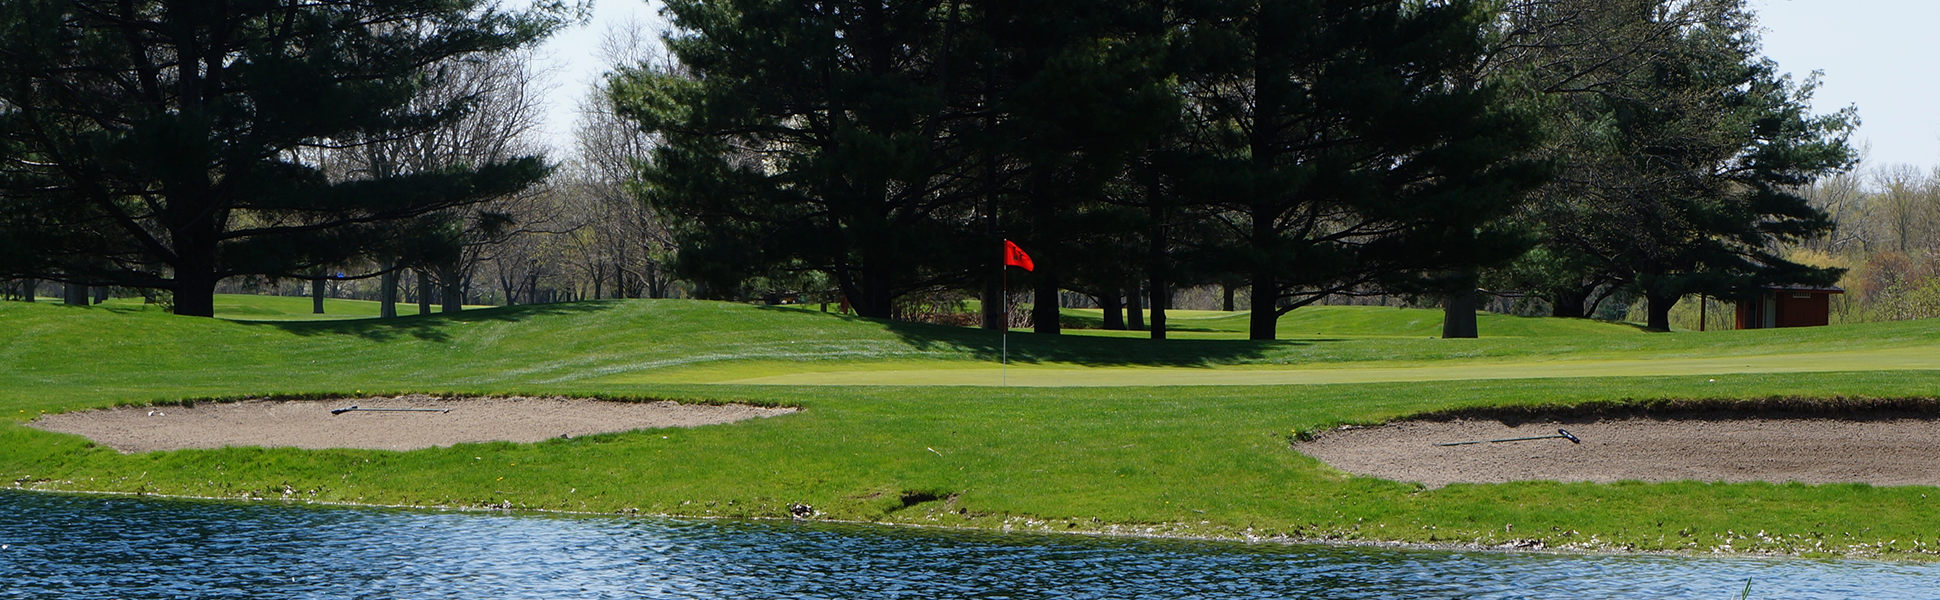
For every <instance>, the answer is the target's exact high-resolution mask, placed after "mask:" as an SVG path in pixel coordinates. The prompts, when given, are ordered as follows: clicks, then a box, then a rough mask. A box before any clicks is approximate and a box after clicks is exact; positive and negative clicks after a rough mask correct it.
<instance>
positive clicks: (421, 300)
mask: <svg viewBox="0 0 1940 600" xmlns="http://www.w3.org/2000/svg"><path fill="white" fill-rule="evenodd" d="M411 273H412V274H413V275H417V276H418V314H421V315H428V314H431V278H430V277H426V276H425V275H426V273H425V272H424V271H412V272H411Z"/></svg>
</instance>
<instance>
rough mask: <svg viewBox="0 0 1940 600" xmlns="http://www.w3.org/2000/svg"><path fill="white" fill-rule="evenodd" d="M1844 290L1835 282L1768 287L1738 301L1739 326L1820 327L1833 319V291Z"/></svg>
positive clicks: (1837, 292) (1751, 327)
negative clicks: (1822, 284)
mask: <svg viewBox="0 0 1940 600" xmlns="http://www.w3.org/2000/svg"><path fill="white" fill-rule="evenodd" d="M1844 293H1846V290H1843V289H1839V288H1837V287H1831V286H1827V287H1813V286H1774V287H1768V288H1765V290H1764V292H1763V293H1761V294H1759V295H1758V297H1757V298H1756V299H1749V300H1739V301H1738V311H1737V312H1738V328H1739V329H1771V328H1774V327H1819V326H1822V325H1825V324H1826V323H1828V322H1830V320H1831V315H1832V295H1833V294H1844Z"/></svg>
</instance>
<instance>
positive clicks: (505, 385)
mask: <svg viewBox="0 0 1940 600" xmlns="http://www.w3.org/2000/svg"><path fill="white" fill-rule="evenodd" d="M230 301H233V302H237V303H241V304H249V303H250V302H252V301H251V300H250V299H247V298H241V299H233V300H230ZM279 310H280V309H279ZM1371 310H1393V309H1371ZM1297 312H1298V311H1296V313H1297ZM1347 314H1349V315H1352V314H1355V313H1351V312H1349V313H1347ZM1394 314H1406V313H1394ZM1226 318H1230V317H1226ZM1384 318H1386V315H1373V316H1371V317H1369V320H1368V322H1369V323H1375V322H1379V321H1380V319H1384ZM1387 323H1388V324H1387V325H1378V326H1377V325H1358V326H1354V327H1351V328H1346V329H1349V330H1352V331H1355V332H1369V331H1373V330H1381V329H1382V328H1383V327H1387V326H1389V325H1392V324H1393V323H1392V322H1391V321H1389V322H1387ZM1485 323H1486V322H1485ZM1936 324H1937V323H1936V322H1935V321H1920V322H1905V323H1889V324H1872V325H1863V326H1843V327H1823V328H1811V329H1795V330H1766V331H1736V332H1711V333H1704V334H1697V333H1672V334H1639V333H1634V331H1626V330H1625V328H1624V327H1623V326H1609V325H1608V324H1600V323H1590V322H1567V323H1536V324H1533V325H1531V326H1530V327H1531V329H1530V331H1539V330H1541V328H1544V327H1548V328H1550V329H1549V331H1551V332H1553V334H1549V333H1546V334H1540V335H1529V336H1526V337H1485V338H1482V339H1478V340H1440V339H1433V338H1427V337H1407V336H1384V335H1379V334H1368V335H1358V334H1357V335H1346V334H1341V335H1322V336H1304V337H1301V338H1299V339H1290V340H1283V341H1277V342H1249V341H1244V340H1169V341H1164V342H1153V341H1150V340H1138V339H1109V338H1096V337H1083V336H1061V337H1055V338H1048V339H1047V338H1045V337H1041V336H1034V335H1030V334H1025V333H1016V334H1012V335H1011V336H1010V352H1011V357H1012V359H1014V360H1015V361H1018V363H1019V364H1020V365H1021V366H1018V367H1015V368H1014V369H1013V370H1012V371H1011V373H1012V374H1013V375H1018V374H1019V373H1023V372H1029V371H1043V372H1044V375H1043V376H1044V377H1047V378H1048V379H1047V380H1046V381H1047V382H1049V383H1059V384H1070V383H1074V382H1078V379H1077V378H1078V377H1079V374H1080V373H1084V374H1090V375H1087V376H1089V377H1093V378H1094V379H1105V380H1113V381H1116V380H1120V379H1127V378H1129V379H1133V380H1137V381H1138V382H1140V383H1150V382H1168V383H1197V382H1200V381H1203V380H1205V378H1212V379H1213V380H1220V381H1222V382H1227V383H1233V382H1240V381H1243V380H1245V379H1246V378H1248V377H1269V376H1270V377H1282V376H1284V374H1285V373H1295V372H1297V373H1302V374H1307V375H1313V374H1328V373H1359V374H1363V375H1366V374H1373V375H1375V376H1377V378H1387V379H1396V380H1399V379H1407V380H1409V381H1376V382H1362V383H1350V384H1325V383H1314V384H1306V385H1218V386H1204V385H1200V386H1197V387H1125V386H1112V387H1061V388H1060V387H1024V386H1018V387H1011V388H988V387H982V388H963V387H945V386H935V385H923V386H904V387H892V386H853V387H821V386H817V387H804V386H782V385H724V384H698V383H693V382H701V381H735V380H745V379H750V378H759V377H776V376H795V375H800V374H812V373H818V372H820V373H827V372H854V371H873V372H879V373H880V372H894V371H899V370H901V371H909V370H919V371H928V372H930V373H929V374H926V375H924V376H925V377H944V376H946V375H950V374H951V373H960V372H971V373H976V372H979V371H981V372H983V373H987V372H988V370H989V369H990V367H991V366H992V365H993V363H994V361H995V360H996V359H997V357H998V356H999V354H1000V353H1001V347H1002V342H1001V338H999V337H998V336H997V335H994V334H991V333H987V332H982V331H977V330H972V329H963V328H952V327H935V326H926V325H913V324H906V323H885V322H878V321H872V320H867V319H858V318H850V317H840V316H832V315H824V314H821V313H811V312H804V311H800V310H785V309H771V308H760V307H753V306H746V305H736V304H724V303H712V302H691V301H606V302H587V303H573V304H560V305H544V306H524V307H512V308H495V309H486V310H476V311H467V312H464V313H460V314H456V315H451V316H445V315H430V316H422V317H419V316H411V317H403V318H398V319H394V320H384V321H374V320H354V321H335V322H328V321H326V322H242V321H230V320H220V319H197V318H184V317H175V316H172V315H165V314H160V313H159V312H156V311H140V310H135V309H132V308H119V309H118V308H104V307H88V308H81V307H63V306H57V305H50V304H45V303H41V304H33V305H27V304H21V303H14V302H0V417H6V418H4V419H0V481H11V482H13V483H12V484H13V485H15V486H21V487H29V488H36V489H55V490H60V489H67V490H96V491H118V492H129V493H159V494H187V495H197V496H213V497H223V498H239V497H245V498H262V497H270V498H276V497H283V498H290V499H314V500H321V501H333V502H361V503H375V504H396V505H428V506H460V507H474V506H516V507H525V508H547V509H563V510H585V511H607V512H610V511H616V510H620V511H629V510H639V511H642V512H646V513H664V514H682V515H715V516H760V517H774V518H788V515H789V512H788V511H789V507H790V506H791V505H792V504H797V503H799V504H805V505H809V506H813V507H814V510H816V511H819V512H820V513H821V514H823V515H824V516H827V517H832V518H843V519H858V520H880V521H890V522H901V523H924V524H941V525H964V526H972V527H987V528H993V529H995V528H1013V527H1014V528H1024V529H1037V530H1056V531H1070V530H1110V528H1121V527H1122V528H1123V529H1117V530H1120V531H1138V532H1159V533H1176V534H1185V535H1217V536H1226V537H1250V536H1271V535H1289V536H1297V537H1327V538H1333V539H1370V540H1403V541H1425V542H1435V541H1449V540H1455V541H1462V542H1473V543H1477V544H1498V543H1522V542H1521V540H1527V539H1539V540H1543V541H1544V543H1547V544H1549V545H1550V547H1558V546H1562V545H1564V544H1571V543H1584V544H1586V545H1584V546H1581V547H1585V548H1598V549H1672V550H1691V551H1706V550H1709V549H1713V548H1724V549H1731V550H1734V551H1742V550H1759V549H1769V550H1788V551H1802V552H1812V551H1825V552H1830V553H1834V554H1843V553H1847V552H1881V553H1887V554H1892V555H1895V556H1912V555H1919V554H1920V553H1923V552H1927V549H1928V548H1931V547H1932V546H1933V545H1940V539H1935V538H1934V537H1933V535H1932V524H1933V523H1935V522H1940V497H1936V498H1933V499H1929V498H1928V497H1927V496H1928V495H1929V494H1931V493H1932V492H1933V490H1932V488H1918V487H1908V488H1873V487H1870V486H1852V485H1828V486H1801V485H1770V484H1730V485H1724V484H1708V483H1699V482H1684V483H1671V484H1651V485H1644V484H1622V483H1620V484H1614V485H1597V484H1556V483H1545V482H1527V483H1516V484H1501V485H1453V486H1448V487H1445V488H1440V489H1436V490H1425V489H1421V488H1418V487H1416V486H1414V485H1411V484H1407V483H1401V482H1392V481H1383V480H1377V479H1370V478H1360V477H1351V476H1347V475H1346V474H1343V473H1340V472H1338V471H1335V470H1333V469H1331V468H1330V467H1328V466H1326V465H1324V464H1321V463H1319V462H1318V461H1315V460H1313V459H1311V458H1309V457H1306V456H1304V455H1301V454H1299V453H1298V452H1294V451H1293V450H1292V449H1290V448H1289V446H1288V441H1289V439H1290V437H1292V436H1294V435H1295V434H1297V433H1299V432H1304V431H1309V430H1312V429H1316V428H1325V427H1332V426H1335V425H1338V424H1341V423H1344V422H1358V423H1366V422H1378V421H1382V420H1386V419H1391V418H1395V417H1398V416H1402V415H1407V414H1414V413H1420V412H1424V411H1435V410H1448V409H1452V408H1461V407H1473V406H1510V405H1530V404H1558V403H1562V404H1569V403H1578V402H1597V401H1604V402H1621V401H1627V400H1636V399H1652V398H1763V397H1770V396H1805V397H1812V398H1828V397H1838V396H1874V397H1905V396H1918V395H1929V394H1931V393H1932V390H1935V389H1940V370H1924V369H1921V368H1920V367H1921V366H1922V365H1924V364H1926V363H1922V362H1920V361H1931V360H1932V356H1933V351H1932V348H1934V347H1936V346H1940V344H1936V342H1940V333H1936V329H1940V327H1936ZM1486 327H1487V326H1486V325H1485V329H1484V331H1483V335H1485V336H1488V335H1492V334H1491V332H1490V331H1489V330H1488V329H1486ZM1576 328H1588V329H1589V330H1591V331H1589V332H1585V331H1574V332H1573V333H1572V332H1570V331H1571V330H1575V329H1576ZM1596 330H1602V331H1604V333H1596V332H1595V331H1596ZM1741 361H1742V362H1741ZM1736 364H1749V365H1759V364H1765V365H1776V366H1774V367H1772V368H1778V367H1785V366H1786V365H1792V367H1799V366H1801V365H1805V366H1810V365H1831V366H1835V367H1852V366H1859V367H1862V369H1861V370H1860V371H1859V372H1838V373H1829V372H1777V371H1774V372H1762V373H1752V372H1740V373H1735V374H1727V375H1717V376H1715V377H1711V376H1703V377H1700V376H1694V375H1692V373H1699V372H1704V371H1708V370H1727V371H1728V370H1731V369H1741V368H1742V367H1735V366H1733V365H1736ZM1572 368H1578V369H1589V370H1590V371H1588V372H1594V373H1601V374H1603V375H1612V374H1623V375H1626V376H1599V377H1578V378H1549V379H1542V378H1537V379H1468V380H1444V381H1416V380H1421V379H1427V377H1426V375H1425V374H1426V373H1430V372H1431V371H1432V370H1434V369H1442V370H1443V371H1441V372H1443V373H1446V374H1450V375H1460V376H1463V377H1467V376H1470V375H1472V374H1478V373H1484V372H1489V371H1493V372H1496V373H1511V374H1512V373H1518V372H1520V373H1528V372H1533V371H1532V370H1539V369H1572ZM1788 368H1789V367H1788ZM1814 368H1816V367H1814ZM1885 368H1897V369H1901V370H1891V371H1888V370H1880V369H1885ZM1666 369H1671V370H1670V371H1666ZM1675 369H1684V370H1682V371H1677V370H1675ZM1148 372H1149V373H1150V375H1148V374H1147V373H1148ZM1665 372H1670V373H1672V374H1671V375H1668V376H1642V375H1641V374H1643V373H1665ZM1563 374H1564V373H1563V372H1561V371H1559V372H1557V373H1555V374H1554V375H1556V376H1559V377H1560V376H1561V375H1563ZM1018 376H1020V377H1032V376H1035V375H1028V374H1026V375H1018ZM1710 379H1716V381H1715V382H1713V381H1709V380H1710ZM680 381H686V382H688V383H679V382H680ZM360 392H361V393H395V392H459V393H520V394H568V395H601V394H605V395H621V396H634V397H658V398H678V399H683V400H707V401H755V402H767V403H785V404H794V405H799V406H803V407H805V408H806V410H804V411H803V412H802V413H800V414H796V415H789V416H786V417H778V418H774V419H761V420H756V421H749V422H744V423H737V424H732V425H723V426H710V427H702V428H694V429H673V430H664V429H663V430H652V431H636V432H628V433H618V434H609V435H600V436H587V437H583V438H574V439H571V440H553V441H549V442H543V443H539V444H510V443H492V444H465V445H460V446H454V447H451V448H434V449H427V450H419V451H412V452H383V451H363V450H325V451H305V450H294V449H286V448H270V449H265V448H226V449H221V450H183V451H175V452H154V453H146V454H139V455H121V454H118V453H116V452H114V451H113V450H109V449H106V448H100V447H95V446H93V445H92V444H90V443H88V442H87V441H86V440H84V439H81V438H78V437H76V436H69V435H61V434H53V433H48V432H44V431H39V430H35V429H30V428H28V427H25V426H23V425H21V424H20V422H22V421H26V420H29V419H31V418H33V417H34V416H36V415H37V414H39V413H40V412H42V411H54V410H64V409H75V408H86V407H98V406H105V405H111V404H115V403H120V402H145V401H151V400H164V401H168V400H182V399H192V398H206V397H236V396H248V395H268V394H278V393H329V394H355V393H360ZM1936 496H1940V495H1936ZM1505 525H1513V526H1514V527H1513V531H1511V530H1510V528H1508V527H1505ZM1743 532H1760V537H1759V538H1758V539H1747V538H1746V535H1745V534H1744V533H1743ZM1767 533H1768V534H1769V537H1766V536H1765V534H1767Z"/></svg>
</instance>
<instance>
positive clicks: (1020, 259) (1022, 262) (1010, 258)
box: [997, 240, 1037, 387]
mask: <svg viewBox="0 0 1940 600" xmlns="http://www.w3.org/2000/svg"><path fill="white" fill-rule="evenodd" d="M1012 265H1016V266H1017V268H1020V269H1023V270H1026V271H1033V270H1036V268H1037V266H1036V265H1035V264H1033V263H1032V262H1031V255H1029V254H1025V253H1024V249H1023V248H1019V247H1017V244H1013V243H1011V242H1010V240H1004V264H1002V265H998V266H997V268H999V269H1003V270H1004V289H1003V292H1004V293H1003V294H1002V295H1003V300H1002V302H1003V303H1004V314H1003V316H1004V322H1003V328H1004V334H1003V339H1004V341H1003V346H1004V351H1003V357H1002V358H1000V359H998V360H999V361H1001V364H1002V365H1003V366H1001V367H999V368H998V370H999V371H1000V372H1001V373H1002V374H1003V375H1002V377H1003V379H1002V383H1001V385H1004V386H1006V387H1008V386H1009V385H1010V267H1011V266H1012Z"/></svg>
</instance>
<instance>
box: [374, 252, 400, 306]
mask: <svg viewBox="0 0 1940 600" xmlns="http://www.w3.org/2000/svg"><path fill="white" fill-rule="evenodd" d="M394 265H395V263H393V262H391V261H389V260H385V261H384V262H383V263H381V264H379V265H378V266H379V267H381V268H383V269H384V274H382V275H378V276H377V288H378V292H377V303H378V304H377V316H378V317H379V318H384V319H389V318H391V317H395V316H397V269H394V268H392V267H393V266H394Z"/></svg>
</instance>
